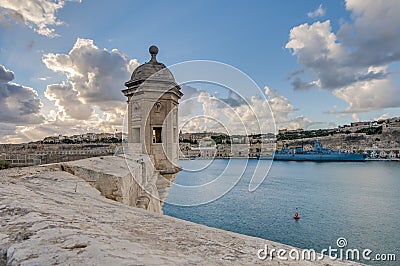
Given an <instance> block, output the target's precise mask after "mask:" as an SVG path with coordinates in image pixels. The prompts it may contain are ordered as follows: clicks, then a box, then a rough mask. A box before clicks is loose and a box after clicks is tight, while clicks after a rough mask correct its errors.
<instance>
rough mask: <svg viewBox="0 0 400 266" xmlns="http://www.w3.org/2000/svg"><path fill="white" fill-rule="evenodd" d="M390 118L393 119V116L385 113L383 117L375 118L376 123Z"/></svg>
mask: <svg viewBox="0 0 400 266" xmlns="http://www.w3.org/2000/svg"><path fill="white" fill-rule="evenodd" d="M390 117H391V115H390V114H389V113H385V114H382V115H381V116H379V117H377V118H375V121H379V120H386V119H388V118H390Z"/></svg>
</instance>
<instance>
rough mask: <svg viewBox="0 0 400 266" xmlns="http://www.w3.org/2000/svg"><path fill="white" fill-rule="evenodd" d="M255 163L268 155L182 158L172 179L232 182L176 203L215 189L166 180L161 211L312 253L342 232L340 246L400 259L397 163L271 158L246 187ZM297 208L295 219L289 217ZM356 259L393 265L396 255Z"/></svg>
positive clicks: (333, 242)
mask: <svg viewBox="0 0 400 266" xmlns="http://www.w3.org/2000/svg"><path fill="white" fill-rule="evenodd" d="M244 163H245V164H246V168H245V169H243V165H244ZM258 163H259V164H265V169H266V170H265V171H266V173H267V170H268V168H269V165H270V164H271V161H258V160H255V159H250V160H247V159H234V160H228V159H226V160H224V159H218V160H214V161H210V162H209V163H207V164H205V163H204V161H201V160H190V161H189V160H185V161H181V162H180V164H181V166H182V167H183V169H184V170H183V171H181V172H180V173H179V174H178V176H177V178H176V181H175V183H176V184H178V185H182V186H189V187H190V186H199V185H200V186H201V185H204V184H208V185H213V186H214V189H215V190H216V191H218V193H220V192H223V191H225V190H227V189H226V188H225V187H224V188H222V189H220V188H221V187H222V186H224V183H223V182H212V181H213V179H215V178H217V177H218V176H221V175H225V176H228V179H229V180H227V181H226V183H230V184H232V187H233V188H232V189H231V190H230V191H228V192H226V193H220V194H221V197H219V198H218V199H216V200H212V199H211V202H208V203H205V204H202V205H199V206H189V207H188V206H178V205H175V204H176V203H178V204H180V203H181V202H183V201H182V200H180V201H179V200H175V199H182V198H183V199H186V200H187V201H186V202H189V203H190V202H192V203H199V202H207V201H209V199H208V198H207V195H210V194H212V191H213V190H214V189H208V190H207V191H208V192H207V191H205V192H204V191H203V192H199V193H191V192H184V191H182V190H180V189H178V188H177V187H176V186H173V187H172V188H171V190H170V191H169V195H168V197H167V202H170V203H172V204H168V203H166V204H164V207H163V210H164V213H165V214H167V215H170V216H174V217H177V218H181V219H184V220H188V221H192V222H195V223H199V224H204V225H207V226H212V227H216V228H220V229H224V230H229V231H233V232H237V233H241V234H246V235H250V236H256V237H260V238H264V239H269V240H272V241H276V242H280V243H284V244H288V245H291V246H295V247H299V248H304V249H314V250H316V251H317V252H321V251H322V250H323V249H328V248H329V246H331V247H332V248H337V239H339V238H345V239H346V241H347V246H346V248H349V249H350V248H351V249H354V248H356V249H359V250H360V251H362V250H364V249H370V250H372V251H373V253H372V254H376V253H385V254H395V255H396V257H397V261H399V260H400V240H399V237H400V225H399V222H400V163H399V162H385V161H370V162H285V161H274V162H273V163H272V166H271V169H270V171H269V172H268V174H267V176H266V178H265V180H264V181H263V182H262V184H261V185H260V186H259V187H258V188H257V189H256V190H255V191H253V192H250V191H249V182H250V179H251V177H252V175H253V172H254V169H255V167H256V165H257V164H258ZM185 169H189V170H185ZM196 169H197V170H196ZM232 180H233V181H232ZM222 181H223V179H222ZM177 193H179V195H178V194H177ZM200 194H201V195H200ZM199 198H201V199H204V200H203V201H201V200H200V201H199ZM214 198H216V197H214ZM193 199H196V200H193ZM180 205H182V204H180ZM185 205H190V204H185ZM296 208H297V210H298V212H299V214H300V216H301V219H300V220H295V219H293V214H294V212H295V211H296ZM260 248H263V247H260ZM255 256H256V253H255ZM362 262H364V263H367V264H380V265H396V262H392V263H388V262H385V263H377V262H374V261H362Z"/></svg>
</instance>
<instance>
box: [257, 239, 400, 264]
mask: <svg viewBox="0 0 400 266" xmlns="http://www.w3.org/2000/svg"><path fill="white" fill-rule="evenodd" d="M346 247H347V240H346V238H343V237H340V238H338V239H337V241H336V246H335V247H332V246H329V247H328V248H326V249H322V250H321V251H319V252H317V251H316V250H314V249H297V248H292V249H290V250H287V249H284V248H280V249H276V248H271V247H269V246H268V245H267V244H265V246H264V248H263V249H259V250H258V251H257V257H258V258H259V259H260V260H274V259H277V260H283V261H285V260H294V261H319V260H323V259H324V258H326V257H328V258H329V259H331V260H337V259H339V260H352V261H360V260H364V261H396V254H394V253H376V254H374V252H373V251H372V250H371V249H363V250H360V249H350V248H346Z"/></svg>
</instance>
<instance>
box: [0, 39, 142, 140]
mask: <svg viewBox="0 0 400 266" xmlns="http://www.w3.org/2000/svg"><path fill="white" fill-rule="evenodd" d="M43 62H44V63H45V65H46V66H47V67H48V68H49V69H50V70H53V71H54V72H58V73H61V74H64V75H65V80H64V81H63V82H61V83H59V84H50V85H48V86H47V89H46V91H45V96H46V98H47V99H48V100H50V101H51V102H54V107H51V106H46V110H47V112H48V113H46V114H40V111H41V106H42V103H41V102H40V100H39V98H38V95H37V92H36V91H34V90H33V89H31V88H28V87H23V86H21V85H18V84H14V83H11V82H8V81H7V80H9V79H10V78H11V76H12V77H13V73H12V71H10V70H7V69H6V68H4V67H3V66H1V65H0V78H1V79H0V86H1V87H0V96H2V97H0V106H2V110H1V113H0V130H2V129H4V135H3V136H2V139H0V141H2V142H26V141H35V140H38V139H42V138H44V137H46V136H49V135H54V134H57V135H58V134H66V135H72V134H81V133H85V132H115V130H121V129H122V121H123V116H124V115H125V110H126V99H125V97H124V96H123V94H122V92H121V90H122V89H124V85H123V84H124V83H125V82H126V81H127V80H129V78H130V76H131V74H132V71H133V70H134V68H135V67H136V66H137V65H138V62H137V60H130V59H129V58H127V56H126V55H124V54H123V53H121V52H120V51H118V50H116V49H114V50H112V51H107V50H106V49H103V50H102V49H99V48H98V47H97V46H95V45H94V43H93V41H92V40H87V39H78V40H77V41H76V43H75V45H74V47H73V48H72V49H71V51H70V52H69V53H68V54H46V55H44V56H43ZM3 106H5V107H3ZM16 121H17V122H19V123H18V124H16ZM2 123H3V124H2ZM4 123H14V124H12V125H16V126H14V127H11V126H7V127H5V126H4ZM10 125H11V124H10ZM6 130H7V132H6ZM2 132H3V131H2Z"/></svg>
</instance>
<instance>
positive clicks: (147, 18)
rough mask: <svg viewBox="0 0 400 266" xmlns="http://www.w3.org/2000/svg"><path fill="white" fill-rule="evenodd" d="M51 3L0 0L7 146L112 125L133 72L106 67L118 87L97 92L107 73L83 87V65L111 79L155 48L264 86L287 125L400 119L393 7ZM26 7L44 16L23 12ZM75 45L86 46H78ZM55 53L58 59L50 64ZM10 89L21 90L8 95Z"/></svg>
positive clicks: (165, 57) (125, 0)
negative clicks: (222, 66)
mask: <svg viewBox="0 0 400 266" xmlns="http://www.w3.org/2000/svg"><path fill="white" fill-rule="evenodd" d="M46 2H47V3H46ZM49 2H50V1H44V0H26V1H22V0H21V1H19V0H11V1H9V0H0V67H3V69H4V70H3V72H4V73H10V72H12V73H13V76H14V78H13V79H11V80H10V79H6V78H4V79H3V81H2V83H0V85H1V86H2V87H1V88H2V89H3V91H4V92H3V94H4V95H14V94H15V95H14V96H9V97H8V98H7V97H6V98H4V100H3V101H2V102H1V101H0V104H2V105H3V106H0V108H1V109H2V111H3V115H0V131H1V135H0V142H22V141H27V140H36V139H39V138H41V137H43V136H45V135H53V134H58V133H63V132H65V133H71V134H72V133H84V132H87V131H91V130H94V129H97V130H99V129H101V130H115V129H117V128H118V124H119V123H120V118H119V117H117V116H118V115H117V116H115V115H114V114H115V113H117V114H121V113H122V111H121V110H122V109H123V106H122V107H121V106H119V108H120V109H119V110H117V111H116V110H113V109H112V108H111V106H112V105H113V104H116V105H118V100H123V97H122V94H121V97H120V96H118V95H117V94H119V93H120V90H121V89H123V81H126V80H128V79H129V74H130V73H129V71H125V72H126V73H125V72H124V73H117V72H116V71H110V73H111V72H115V73H114V74H115V82H110V81H109V79H111V78H112V77H113V76H112V75H111V74H110V76H109V77H108V79H107V81H106V82H108V83H107V84H106V85H107V88H106V87H101V86H100V87H95V85H93V84H97V83H96V82H104V79H105V77H104V75H103V76H102V77H98V76H96V74H93V75H94V77H93V79H94V80H95V82H93V84H85V86H83V87H85V88H83V87H82V86H80V83H79V82H83V81H82V79H79V78H78V76H77V75H75V74H76V73H75V72H76V71H77V70H76V69H79V70H80V71H85V69H93V68H95V67H96V66H95V64H101V68H104V70H102V71H100V72H101V73H104V72H105V71H107V69H109V68H112V67H114V68H115V67H116V66H118V67H120V68H121V65H119V64H122V65H123V64H126V65H127V69H128V70H132V69H133V68H134V67H135V66H137V63H139V64H140V63H144V62H145V61H147V60H148V59H149V55H148V52H147V50H148V47H149V46H150V45H152V44H156V45H157V46H158V47H159V49H160V52H159V55H158V60H159V61H161V62H163V63H164V64H166V65H167V66H168V65H172V64H176V63H180V62H183V61H188V60H199V59H200V60H214V61H218V62H223V63H226V64H229V65H231V66H234V67H236V68H238V69H239V70H241V71H243V72H244V73H246V74H247V75H249V76H250V77H251V78H252V79H253V80H254V81H255V82H256V83H257V84H258V86H259V87H260V88H262V89H264V87H265V86H268V87H269V89H270V90H271V91H273V94H269V95H267V97H269V99H270V100H272V102H274V101H275V103H276V113H277V115H276V116H277V117H282V126H280V127H292V128H295V127H298V126H299V127H304V128H316V127H317V128H318V127H322V128H324V127H328V126H333V125H339V124H345V123H349V122H352V121H356V120H370V119H376V118H378V117H381V116H382V115H384V117H393V116H399V114H400V108H399V107H400V100H397V99H396V97H398V93H399V92H400V89H399V64H398V61H399V57H398V54H399V50H398V49H399V48H398V47H399V46H400V43H399V37H397V36H399V35H400V34H399V33H400V32H399V28H400V27H399V23H400V20H399V19H398V18H397V16H395V15H392V12H393V10H399V9H398V8H399V2H398V1H396V0H394V1H390V0H386V1H377V2H379V3H375V2H376V1H370V0H366V1H357V0H348V1H321V0H320V1H310V0H307V1H132V0H116V1H96V0H83V1H81V2H79V1H57V2H54V1H52V3H53V4H54V5H53V6H51V5H47V4H48V3H49ZM50 3H51V2H50ZM27 4H32V5H34V6H37V7H42V8H38V9H37V10H36V9H31V10H28V11H27ZM32 5H31V6H30V7H32ZM56 5H57V6H56ZM396 8H397V9H396ZM28 9H29V8H28ZM391 10H392V11H391ZM52 16H53V17H52ZM21 18H23V19H21ZM377 18H379V23H377V22H378V20H376V21H375V20H374V19H377ZM56 21H58V22H60V23H57V24H59V25H56ZM304 24H305V25H304ZM300 25H304V26H303V27H300ZM391 26H393V29H392V28H391ZM368 28H370V30H371V32H368ZM47 29H54V32H53V33H51V32H50V33H49V31H46V30H47ZM291 31H292V32H293V34H294V35H293V36H292V35H291ZM52 35H57V36H52ZM374 36H375V38H374ZM78 38H80V39H83V40H86V41H85V42H82V43H81V44H80V46H79V45H78V46H77V45H76V44H77V43H78V42H77V40H78ZM332 38H333V39H332ZM89 40H90V41H92V44H90V42H89ZM324 45H326V47H323V46H324ZM74 47H76V50H77V53H78V50H79V49H81V51H83V50H85V51H86V52H85V53H83V55H82V56H79V55H77V56H76V57H74V58H75V59H73V58H72V56H70V57H69V60H72V64H73V66H72V68H75V70H74V71H75V72H74V73H75V74H74V73H72V72H68V70H66V71H63V68H65V69H67V68H68V67H71V66H70V65H69V66H68V65H66V63H65V62H64V61H63V60H62V58H63V55H66V56H68V55H69V53H70V52H71V51H72V50H73V48H74ZM82 47H86V48H82ZM96 48H97V49H96ZM90 49H92V50H93V51H94V52H96V53H99V51H103V49H107V51H108V52H109V53H108V54H107V56H110V58H114V59H115V60H108V59H106V58H105V57H106V56H105V55H104V56H99V57H98V58H97V59H96V60H94V59H93V60H91V59H90V55H91V53H92V52H91V50H90ZM113 49H117V50H118V54H113V53H112V50H113ZM310 51H311V53H310ZM380 51H382V52H381V53H380ZM48 54H52V55H54V57H53V58H48V59H47V61H46V59H44V57H45V55H48ZM120 54H121V56H120V58H115V57H118V56H119V55H120ZM375 55H376V56H375ZM79 60H81V61H79ZM102 60H104V62H103V61H102ZM133 60H136V61H135V62H133ZM46 62H47V64H46ZM108 63H109V64H110V65H106V64H108ZM0 70H1V69H0ZM294 72H297V73H298V74H297V75H293V77H292V78H290V79H289V78H288V77H289V76H290V75H291V73H294ZM96 73H97V72H96ZM0 74H1V72H0ZM86 74H87V73H84V75H86ZM97 74H98V73H97ZM114 74H113V75H114ZM74 75H75V76H74ZM124 77H125V78H124ZM294 81H297V85H294ZM2 84H3V85H2ZM10 84H16V85H18V86H20V87H18V86H17V87H18V88H17V89H14V91H13V88H14V87H15V86H14V87H12V86H11V85H10ZM52 85H54V86H52ZM49 86H50V88H49ZM91 86H92V87H91ZM93 86H94V87H93ZM26 88H31V89H26ZM359 88H362V89H359ZM84 89H86V90H87V91H83V90H84ZM81 90H82V91H81ZM107 90H112V91H113V92H112V93H109V92H108V91H107ZM46 91H47V93H46ZM13 93H14V94H13ZM19 93H21V94H19ZM32 93H33V94H32ZM35 93H37V95H36V94H35ZM114 93H115V94H114ZM209 93H211V92H209ZM20 95H21V96H25V97H27V98H29V101H28V100H27V101H26V102H25V103H24V104H23V107H21V108H19V107H18V106H15V105H18V104H20V103H19V101H18V100H16V97H17V96H20ZM85 95H87V97H88V98H85V97H86V96H85ZM90 95H92V96H93V95H97V96H96V97H98V100H96V99H94V97H92V96H90ZM100 95H103V96H104V97H102V96H100ZM385 95H386V96H385ZM13 97H14V98H13ZM119 97H120V98H119ZM398 98H399V97H398ZM7 99H8V100H7ZM68 104H71V106H68ZM11 105H13V106H14V108H11V107H9V106H11ZM288 105H290V107H289V108H286V109H284V110H281V109H279V108H280V107H282V106H286V107H287V106H288ZM7 106H8V107H7ZM21 110H25V111H21ZM85 111H87V112H88V114H87V115H85V114H84V112H85ZM273 111H274V110H273ZM113 112H114V113H113ZM21 113H22V114H23V115H20V114H21ZM21 117H22V118H21ZM278 120H279V119H278ZM108 122H109V123H108ZM59 131H61V132H59Z"/></svg>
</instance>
